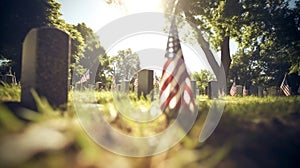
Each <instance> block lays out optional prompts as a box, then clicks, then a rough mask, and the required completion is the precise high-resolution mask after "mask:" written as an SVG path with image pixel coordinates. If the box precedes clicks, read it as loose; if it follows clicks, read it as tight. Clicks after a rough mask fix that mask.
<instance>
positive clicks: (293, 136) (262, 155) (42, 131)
mask: <svg viewBox="0 0 300 168" xmlns="http://www.w3.org/2000/svg"><path fill="white" fill-rule="evenodd" d="M0 91H1V92H0V101H1V102H5V101H19V100H20V99H19V96H20V88H18V87H9V86H5V87H1V88H0ZM95 95H96V100H97V102H96V103H101V104H103V111H104V113H103V115H107V116H108V117H109V116H111V115H112V111H114V112H116V111H117V110H116V108H115V105H114V104H113V97H112V94H111V93H110V92H97V93H95ZM70 97H72V93H70ZM129 97H130V98H131V99H132V100H136V98H135V96H134V95H130V96H129ZM37 99H38V98H37ZM38 100H40V101H39V102H40V103H39V104H40V113H34V112H31V111H24V114H25V116H26V117H27V118H29V119H30V120H32V122H24V121H21V120H19V119H17V118H16V117H15V116H14V115H12V113H11V112H10V111H9V110H8V109H7V108H6V107H5V106H4V104H1V106H0V126H1V128H0V167H22V168H23V167H30V168H31V167H45V168H46V167H78V168H85V167H99V168H100V167H101V168H102V167H109V168H111V167H122V168H123V167H125V168H126V167H128V168H131V167H153V168H161V167H172V168H174V167H175V168H176V167H177V168H179V167H195V168H196V167H197V168H198V167H218V168H226V167H228V168H234V167H249V168H250V167H251V168H253V167H299V166H300V161H299V158H300V157H299V152H298V150H299V149H300V140H299V138H300V110H299V109H300V97H265V98H257V97H226V105H225V109H224V112H223V115H222V118H221V120H220V123H219V124H218V126H217V128H216V129H215V131H214V132H213V134H212V135H211V136H210V137H209V138H208V139H207V140H206V141H205V142H203V143H199V142H198V136H199V132H200V130H201V128H202V125H203V121H204V119H205V115H206V113H207V112H208V109H209V108H210V104H211V103H210V101H209V100H207V98H206V97H205V96H201V97H199V98H198V100H197V102H198V103H199V114H201V116H202V117H201V116H200V117H199V118H198V119H197V121H196V123H195V125H194V127H193V128H192V130H191V131H190V132H189V134H188V136H187V137H185V138H184V139H183V140H182V141H181V142H180V143H179V144H177V145H176V146H174V147H173V148H171V149H170V150H168V151H166V152H164V153H161V154H159V155H155V156H152V157H143V158H131V157H125V156H119V155H116V154H113V153H111V152H109V151H107V150H105V149H103V148H101V147H99V146H98V145H97V144H96V143H95V142H93V141H92V140H91V139H90V138H89V137H88V136H87V135H86V133H85V132H84V131H83V129H82V127H81V125H80V123H79V121H78V119H77V115H76V114H75V112H74V111H75V110H74V108H73V104H72V103H73V102H72V101H70V103H69V104H68V107H69V108H68V111H66V112H64V113H61V112H59V111H55V110H53V109H52V108H51V107H50V106H49V105H48V104H47V102H46V101H45V100H43V99H38ZM70 100H71V99H70ZM139 104H143V105H145V106H147V100H143V101H142V102H138V101H134V102H133V105H134V106H139ZM203 116H204V117H203ZM111 122H113V123H112V125H113V126H114V127H115V128H116V129H121V130H122V129H123V130H122V131H123V132H125V133H128V134H130V135H134V136H138V135H144V132H146V131H148V132H149V130H151V131H152V133H155V131H158V132H159V131H161V129H163V128H164V127H163V123H164V122H165V118H164V117H161V118H160V119H159V120H158V121H155V122H152V123H149V124H148V125H147V124H144V125H142V126H141V125H138V124H136V123H134V122H132V121H129V120H126V119H124V118H122V117H117V118H114V119H113V121H111ZM141 127H142V128H143V129H142V131H141V129H140V128H141ZM125 128H126V129H125ZM128 130H130V131H128ZM99 131H101V130H99ZM126 131H127V132H126ZM26 140H27V141H26ZM30 145H31V146H30ZM28 146H29V147H28ZM26 147H27V148H26ZM1 159H2V160H1Z"/></svg>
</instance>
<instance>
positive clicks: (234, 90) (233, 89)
mask: <svg viewBox="0 0 300 168" xmlns="http://www.w3.org/2000/svg"><path fill="white" fill-rule="evenodd" d="M235 94H236V86H235V82H233V84H232V86H231V88H230V95H231V96H234V95H235Z"/></svg>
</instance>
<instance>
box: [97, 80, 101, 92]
mask: <svg viewBox="0 0 300 168" xmlns="http://www.w3.org/2000/svg"><path fill="white" fill-rule="evenodd" d="M100 86H101V82H96V90H100V89H101V87H100Z"/></svg>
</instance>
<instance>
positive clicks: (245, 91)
mask: <svg viewBox="0 0 300 168" xmlns="http://www.w3.org/2000/svg"><path fill="white" fill-rule="evenodd" d="M247 95H248V90H247V88H246V86H244V87H243V96H247Z"/></svg>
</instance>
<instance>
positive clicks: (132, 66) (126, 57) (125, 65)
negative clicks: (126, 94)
mask: <svg viewBox="0 0 300 168" xmlns="http://www.w3.org/2000/svg"><path fill="white" fill-rule="evenodd" d="M111 63H112V64H113V65H112V66H113V67H114V70H113V73H114V75H113V76H114V78H115V81H117V82H119V81H121V80H131V78H132V77H133V76H134V75H136V73H137V72H138V70H140V69H141V67H140V60H139V57H138V55H137V54H136V53H133V52H132V51H131V49H130V48H128V49H127V50H121V51H118V55H116V56H114V57H113V58H112V61H111Z"/></svg>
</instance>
